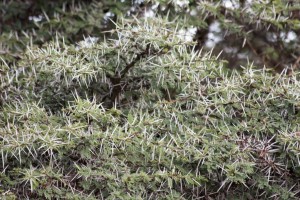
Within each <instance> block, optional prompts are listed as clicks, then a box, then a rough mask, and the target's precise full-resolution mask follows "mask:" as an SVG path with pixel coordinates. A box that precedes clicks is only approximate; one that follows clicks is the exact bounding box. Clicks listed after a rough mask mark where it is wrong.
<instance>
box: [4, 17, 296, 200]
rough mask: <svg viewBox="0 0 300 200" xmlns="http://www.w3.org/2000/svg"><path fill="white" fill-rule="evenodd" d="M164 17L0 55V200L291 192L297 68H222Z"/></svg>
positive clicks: (284, 195)
mask: <svg viewBox="0 0 300 200" xmlns="http://www.w3.org/2000/svg"><path fill="white" fill-rule="evenodd" d="M174 22H175V23H174ZM174 22H168V21H167V20H166V19H161V18H153V19H133V20H125V19H123V20H120V21H119V22H118V23H117V24H116V29H113V30H112V31H110V33H109V34H111V37H110V39H105V40H104V41H98V42H97V41H96V40H93V39H91V40H89V41H90V43H89V44H84V43H80V44H78V45H77V46H76V45H73V46H72V45H71V46H70V45H66V44H61V43H60V42H58V41H54V42H51V43H49V44H45V45H44V46H43V47H41V48H37V47H32V48H28V50H27V51H26V53H25V54H24V55H23V56H22V58H21V60H20V61H19V62H18V63H17V64H16V66H14V68H9V67H8V66H7V65H6V64H5V62H2V64H1V68H0V69H1V70H0V72H1V87H0V88H1V91H0V94H1V97H0V102H1V104H0V109H1V110H0V111H1V112H0V127H1V128H0V138H1V139H0V150H1V156H0V160H1V163H0V169H1V174H0V177H1V178H0V192H1V193H2V197H3V198H10V199H19V198H20V199H23V198H29V199H61V198H66V199H82V198H88V199H197V198H206V199H265V198H273V199H297V198H299V194H298V193H299V188H300V185H299V180H300V167H299V151H300V150H299V141H300V134H299V122H300V117H299V106H300V103H299V102H300V84H299V74H297V73H294V74H292V75H290V76H288V75H285V74H284V73H282V74H273V73H271V72H269V70H266V69H255V68H254V67H253V66H251V65H249V66H247V67H244V69H243V70H242V71H236V70H229V69H227V68H224V67H223V64H224V62H223V61H220V60H218V58H217V57H213V56H211V55H210V54H209V53H201V52H199V51H195V49H194V43H193V42H185V41H184V40H182V37H181V36H180V34H179V31H178V30H180V27H179V26H176V21H174ZM174 24H175V25H174Z"/></svg>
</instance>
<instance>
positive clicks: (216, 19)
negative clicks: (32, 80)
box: [0, 0, 300, 72]
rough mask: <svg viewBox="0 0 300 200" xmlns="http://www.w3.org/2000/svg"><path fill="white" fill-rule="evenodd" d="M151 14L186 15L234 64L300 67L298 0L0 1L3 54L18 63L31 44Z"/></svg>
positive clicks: (202, 42) (200, 38)
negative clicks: (121, 18)
mask: <svg viewBox="0 0 300 200" xmlns="http://www.w3.org/2000/svg"><path fill="white" fill-rule="evenodd" d="M148 15H149V16H150V17H154V16H155V15H163V16H165V15H168V16H169V18H170V20H172V19H174V18H179V19H181V25H182V27H185V28H187V29H188V28H189V27H194V28H196V34H194V33H193V39H194V40H195V41H197V43H198V45H197V48H198V49H202V48H204V49H205V50H211V49H213V53H214V54H215V55H218V54H219V53H220V52H222V54H221V58H222V59H224V60H227V61H228V66H229V67H237V68H238V67H240V65H246V64H247V63H248V62H250V63H252V62H253V63H254V64H255V65H257V66H261V67H262V66H267V67H270V68H273V69H275V70H277V72H281V71H282V70H283V69H286V70H288V71H289V72H291V71H293V70H297V69H298V68H299V64H300V55H299V52H300V49H299V38H298V37H299V34H300V2H299V1H297V0H260V1H253V0H222V1H220V0H204V1H202V0H201V1H195V0H173V1H172V0H169V1H158V0H151V1H150V0H148V1H147V0H146V1H137V0H124V1H119V0H118V1H117V0H111V1H109V0H106V1H91V0H86V1H79V0H63V1H62V0H56V1H42V0H37V1H35V0H26V1H18V0H17V1H9V0H6V1H2V2H1V3H0V33H1V36H0V44H1V51H0V54H1V55H2V57H3V58H4V59H5V60H6V61H9V62H14V61H15V60H16V59H17V58H18V57H19V56H20V53H22V52H23V50H24V48H25V46H26V45H42V44H44V43H45V42H47V41H50V40H53V38H54V37H56V36H57V37H60V38H64V40H65V42H66V43H67V44H68V43H73V44H74V43H76V42H78V41H80V40H82V39H83V38H84V37H88V36H93V37H99V38H100V39H103V37H104V32H103V31H107V30H110V29H112V28H114V24H113V23H112V21H116V20H117V18H120V17H123V16H126V17H133V16H135V17H142V16H148Z"/></svg>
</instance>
